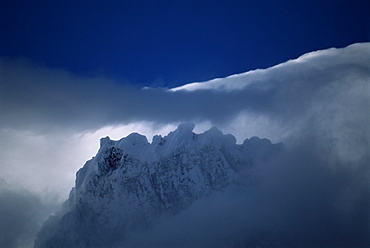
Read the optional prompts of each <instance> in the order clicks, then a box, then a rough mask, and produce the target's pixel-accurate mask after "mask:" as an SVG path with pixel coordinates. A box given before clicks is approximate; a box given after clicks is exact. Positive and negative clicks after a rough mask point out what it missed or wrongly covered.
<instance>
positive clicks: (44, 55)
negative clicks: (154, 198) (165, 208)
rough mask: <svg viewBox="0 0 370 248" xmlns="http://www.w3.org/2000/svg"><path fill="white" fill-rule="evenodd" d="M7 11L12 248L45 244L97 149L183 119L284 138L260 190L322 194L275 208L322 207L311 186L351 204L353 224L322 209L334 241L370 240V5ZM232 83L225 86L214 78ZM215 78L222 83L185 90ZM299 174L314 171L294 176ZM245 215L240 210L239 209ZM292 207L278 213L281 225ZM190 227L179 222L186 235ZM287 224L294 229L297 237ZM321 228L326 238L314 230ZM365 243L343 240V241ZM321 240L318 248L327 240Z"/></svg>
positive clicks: (3, 48) (31, 5) (4, 189)
mask: <svg viewBox="0 0 370 248" xmlns="http://www.w3.org/2000/svg"><path fill="white" fill-rule="evenodd" d="M1 6H2V7H1V10H0V11H1V14H0V22H1V29H0V42H1V43H0V57H1V58H0V72H1V73H0V116H1V118H0V147H1V149H0V160H1V164H0V199H1V201H0V202H1V205H0V220H1V221H0V223H1V224H0V233H2V234H3V236H2V237H0V246H5V247H31V246H30V243H32V240H33V239H34V237H35V234H36V232H37V230H38V228H39V227H40V226H41V225H42V222H43V221H45V219H46V218H47V216H48V215H49V214H50V213H51V212H53V211H55V209H56V208H57V206H58V204H60V203H61V202H62V201H64V200H65V199H66V198H67V197H68V192H69V190H70V189H71V187H73V184H74V180H75V173H76V171H77V170H78V169H79V168H81V167H82V166H83V164H84V163H85V162H86V161H87V160H88V159H90V158H91V157H92V156H94V155H95V154H96V152H97V151H98V149H99V139H100V138H101V137H105V136H108V135H109V136H110V137H111V138H112V139H120V138H122V137H124V136H127V135H128V134H129V133H131V132H139V133H142V134H144V135H146V136H147V137H148V140H149V141H150V140H151V137H152V136H153V135H155V134H161V135H166V134H167V133H169V132H170V131H173V130H174V129H175V128H176V126H177V125H178V124H179V123H183V122H194V123H195V124H196V128H195V130H194V131H195V132H196V133H200V132H203V131H205V130H207V129H209V128H210V127H212V126H214V125H216V126H218V128H219V129H220V130H222V131H223V132H224V133H231V134H233V135H235V136H236V138H237V140H238V142H239V143H241V142H242V141H243V140H244V139H245V138H250V137H252V136H259V137H261V138H268V139H270V140H271V141H272V142H281V141H282V142H284V143H285V144H286V146H287V147H288V148H289V149H291V150H290V151H291V152H290V153H289V154H288V155H287V156H286V157H287V158H286V160H283V161H280V162H279V165H280V167H281V168H282V169H281V170H280V171H278V173H276V175H277V176H273V175H271V172H266V170H265V169H262V170H261V172H259V173H261V174H262V175H263V176H262V177H265V175H267V176H266V178H268V179H271V180H270V181H271V182H272V183H267V185H268V186H266V185H265V186H263V187H259V188H257V189H256V193H261V194H262V193H263V194H267V195H273V194H274V193H276V194H278V193H279V194H280V193H282V192H283V191H284V190H286V189H287V188H291V185H289V187H288V186H287V184H284V183H283V182H281V181H280V180H279V179H280V177H281V178H285V179H287V180H286V181H287V182H292V184H293V185H294V186H295V188H297V192H300V193H305V194H307V195H308V196H309V197H308V198H305V199H303V198H302V197H296V195H297V194H298V193H297V192H292V190H286V191H284V192H285V193H284V194H283V195H284V197H283V198H284V200H285V199H286V201H284V200H280V199H272V200H271V201H263V202H262V206H263V207H265V208H267V206H268V205H271V204H277V205H278V206H279V207H280V208H281V209H283V208H285V207H289V209H291V208H292V209H293V207H292V206H298V205H302V204H306V203H307V199H312V200H315V201H316V202H320V201H321V200H322V198H321V197H319V196H318V195H317V192H320V190H310V176H312V177H311V178H315V179H316V181H315V183H314V185H313V186H315V187H313V188H314V189H318V188H320V189H322V190H321V191H325V190H326V191H325V192H329V193H328V194H329V195H330V193H332V195H334V196H335V197H337V198H336V201H331V199H329V200H326V201H323V202H324V203H328V204H329V203H330V204H332V205H333V206H332V207H333V209H335V210H336V211H337V212H338V213H339V214H338V216H340V218H334V217H332V218H331V217H328V216H326V215H324V214H326V213H327V212H326V210H325V211H324V210H323V212H322V213H321V212H320V214H318V215H317V219H315V218H314V220H317V221H318V219H322V217H325V218H324V219H325V220H327V222H325V224H327V225H328V226H331V227H333V226H338V228H336V229H335V230H334V229H333V230H334V231H333V232H331V233H329V234H330V235H337V234H338V233H342V234H343V233H346V231H349V229H347V228H345V226H348V228H349V227H351V228H352V230H355V231H357V230H359V229H360V228H362V229H363V231H362V232H360V231H359V232H358V233H357V234H358V236H356V237H357V238H358V240H360V241H361V240H362V241H363V240H366V239H365V238H363V237H362V236H361V235H362V234H363V232H366V231H367V230H369V229H367V228H368V227H369V228H370V226H369V225H367V223H370V221H369V222H367V223H366V220H369V216H370V215H369V213H368V211H366V207H367V206H368V201H366V198H365V197H364V196H366V194H368V193H369V191H368V189H369V185H368V183H367V182H369V181H370V180H368V179H369V175H370V174H369V170H368V169H367V168H368V166H366V161H368V159H369V157H368V156H369V155H368V152H367V151H368V150H369V144H370V134H369V128H368V126H369V125H368V124H369V123H370V121H369V116H370V113H369V109H370V103H369V95H370V89H369V85H370V84H369V78H370V68H369V63H368V61H369V58H370V54H369V51H370V48H369V43H368V42H369V41H370V37H369V35H370V34H369V33H370V20H369V18H370V13H369V8H368V7H367V6H368V1H356V0H355V1H345V0H343V1H339V0H338V1H325V2H323V1H227V2H224V1H171V2H170V1H116V2H115V1H104V2H99V1H8V2H6V3H2V4H1ZM358 42H360V43H359V44H355V45H351V44H353V43H358ZM365 42H367V43H365ZM331 47H336V48H338V49H328V48H331ZM322 49H325V50H322ZM327 49H328V50H327ZM314 51H317V52H314ZM309 52H313V53H309ZM306 53H309V54H306ZM303 54H306V55H303ZM302 55H303V56H302ZM238 73H241V74H240V75H237V76H232V77H228V76H230V75H234V74H238ZM220 77H221V78H224V77H227V78H226V79H223V80H213V81H212V79H214V78H220ZM206 80H211V81H209V82H206V83H202V84H187V83H192V82H203V81H206ZM184 85H185V86H184ZM175 87H177V88H175ZM294 147H296V148H295V149H293V148H294ZM307 151H310V152H307ZM302 157H303V158H306V159H305V161H304V162H302V161H299V159H298V158H302ZM287 161H291V162H289V163H288V162H287ZM300 163H301V167H299V168H302V170H300V169H296V167H295V165H296V164H300ZM312 165H314V166H312ZM280 167H277V168H280ZM311 168H314V169H311ZM322 171H324V172H322ZM293 172H294V173H293ZM303 172H309V173H308V174H307V175H308V176H304V175H303V174H304V173H303ZM310 173H313V174H310ZM265 181H268V180H267V179H265ZM300 182H303V183H302V185H299V183H300ZM333 185H336V188H337V189H336V190H333V187H332V186H333ZM293 188H294V187H293ZM228 197H230V196H226V198H228ZM221 199H224V198H221ZM233 199H234V198H233ZM243 199H244V198H242V200H241V201H243ZM218 201H219V200H217V199H216V202H218ZM234 201H235V199H234ZM232 202H233V201H232ZM294 202H297V204H298V205H294V204H295V203H294ZM333 202H338V204H337V205H336V204H334V203H333ZM293 203H294V204H293ZM199 204H200V206H203V205H204V204H205V203H202V202H201V203H199ZM202 204H203V205H202ZM220 204H221V203H220ZM240 204H242V206H244V203H243V202H242V203H241V202H239V201H236V202H235V204H234V205H231V206H228V208H230V209H231V212H233V211H234V210H235V208H236V207H238V206H239V205H240ZM253 204H255V203H254V202H253ZM256 204H257V203H256ZM330 204H329V205H330ZM221 205H222V204H221ZM257 205H258V204H257ZM257 205H256V206H257ZM318 205H320V204H318ZM318 205H315V204H314V205H312V204H311V205H310V204H309V205H307V206H312V207H317V206H318ZM24 206H27V211H25V208H24ZM196 206H198V205H196ZM196 206H195V208H196ZM330 206H331V205H330ZM259 207H260V206H259V205H258V207H253V208H252V209H254V210H256V211H257V209H258V208H259ZM281 209H280V210H281ZM303 209H305V211H306V210H307V208H303ZM218 210H219V209H215V210H214V212H215V213H218ZM280 210H279V211H280ZM355 210H356V211H355ZM190 211H193V210H190ZM202 211H204V208H202V207H200V208H199V209H198V210H197V211H196V212H202ZM279 211H276V212H274V213H273V215H274V216H275V217H276V218H277V219H276V221H277V222H278V223H279V218H278V216H280V215H281V212H279ZM307 211H308V210H307ZM234 212H235V211H234ZM257 212H258V211H257ZM303 212H304V211H303ZM356 212H357V215H356V216H357V217H356V218H355V219H354V220H353V221H352V222H351V220H350V218H349V216H353V215H354V214H355V213H356ZM20 213H22V214H20ZM259 213H260V214H259V215H258V214H257V215H256V216H257V217H256V218H255V219H253V223H255V225H256V226H257V227H259V228H262V229H263V227H262V226H260V225H259V223H260V222H261V221H262V222H266V220H265V219H263V218H262V216H264V214H266V212H264V211H261V212H259ZM188 214H189V213H184V214H183V216H185V219H186V216H187V215H188ZM190 214H192V212H190ZM231 218H235V216H231ZM246 218H247V219H248V218H252V216H249V215H248V216H246ZM210 219H211V217H210ZM288 219H289V218H288ZM338 219H340V221H338ZM289 220H294V218H293V217H291V219H289ZM361 220H365V222H361ZM181 221H183V219H182V217H181V216H180V217H179V220H178V221H175V222H174V223H175V224H178V223H181ZM307 221H308V220H307ZM171 223H172V222H171ZM172 224H173V223H172ZM172 224H171V225H172ZM282 224H283V225H285V226H286V230H287V232H289V231H292V230H295V229H296V228H297V226H294V225H289V224H287V223H285V222H282ZM307 224H309V225H308V226H311V227H312V230H313V229H314V228H313V227H314V226H315V224H316V222H315V221H312V222H310V223H308V222H307ZM321 224H322V223H321ZM210 225H211V226H212V223H211V224H210ZM227 227H228V226H227V225H226V226H225V228H227ZM312 230H311V231H312ZM161 231H162V230H159V232H161ZM167 231H168V230H167ZM218 231H219V232H222V231H223V229H220V230H216V231H215V232H216V233H217V232H218ZM355 231H353V232H355ZM353 232H347V233H349V234H347V236H346V235H344V234H343V237H344V240H343V241H348V240H350V238H351V234H353ZM163 233H166V230H163ZM308 233H310V232H308ZM310 234H311V236H308V237H306V238H307V239H308V240H310V238H311V239H313V238H312V237H314V238H317V236H315V234H314V231H312V232H311V233H310ZM297 235H298V234H297ZM330 235H328V237H329V236H330ZM149 236H150V235H149ZM149 236H148V237H147V238H148V239H150V237H149ZM155 236H158V237H161V233H159V234H158V235H155ZM298 237H299V235H298ZM201 238H203V237H201ZM321 238H322V239H325V238H323V237H321ZM367 241H368V240H367ZM158 242H162V241H158Z"/></svg>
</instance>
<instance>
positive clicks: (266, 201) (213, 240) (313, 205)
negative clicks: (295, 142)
mask: <svg viewBox="0 0 370 248" xmlns="http://www.w3.org/2000/svg"><path fill="white" fill-rule="evenodd" d="M308 141H309V140H304V142H302V143H301V144H299V146H297V147H296V148H295V149H293V150H289V151H287V152H286V153H285V154H284V155H283V156H281V157H280V158H279V160H278V161H274V162H273V163H271V164H266V165H263V166H260V167H258V168H256V169H255V171H254V172H253V173H250V174H249V177H248V178H246V181H245V185H239V186H231V187H229V188H227V189H226V190H224V191H223V192H218V193H216V194H213V195H211V196H210V197H208V198H203V199H200V200H198V201H197V202H195V203H194V204H193V205H191V206H190V207H189V208H188V209H186V210H185V211H183V212H181V213H180V214H178V215H177V216H175V217H168V216H166V217H162V218H160V219H159V220H157V221H156V222H155V224H154V225H153V226H152V227H151V228H149V229H148V230H146V231H142V232H136V233H133V234H132V235H131V236H130V238H129V241H128V242H127V243H126V244H127V245H128V246H130V247H366V246H367V245H368V244H369V242H370V239H369V237H368V233H369V231H370V209H369V206H370V199H369V198H368V195H369V193H370V189H369V183H368V179H369V176H370V174H369V170H368V168H367V167H368V164H367V163H366V162H365V161H366V160H365V161H363V162H362V163H360V164H357V163H356V164H351V166H356V169H355V168H353V167H348V165H345V166H344V165H343V164H341V163H340V162H338V161H336V162H335V163H333V164H332V165H335V166H336V170H331V169H330V168H329V167H328V161H326V159H322V158H320V157H321V156H320V149H316V147H315V144H313V143H311V144H310V143H309V142H308ZM367 161H368V160H367Z"/></svg>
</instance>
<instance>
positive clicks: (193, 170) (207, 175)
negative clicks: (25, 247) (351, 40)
mask: <svg viewBox="0 0 370 248" xmlns="http://www.w3.org/2000/svg"><path fill="white" fill-rule="evenodd" d="M193 129H194V124H181V125H179V126H178V128H177V129H176V130H175V131H173V132H171V133H169V134H168V135H167V136H165V137H161V136H154V137H153V141H152V142H151V143H149V142H148V140H147V138H146V137H145V136H142V135H140V134H138V133H132V134H130V135H129V136H127V137H125V138H122V139H121V140H119V141H113V140H110V139H109V137H106V138H102V139H101V141H100V149H99V151H98V153H97V155H96V156H95V157H93V158H92V159H91V160H89V161H87V162H86V164H85V165H84V166H83V168H81V169H80V170H79V171H78V172H77V174H76V182H75V187H74V188H73V189H72V190H71V192H70V195H69V199H68V200H67V201H66V202H65V203H64V206H63V209H62V211H61V212H59V213H58V214H56V215H53V216H50V217H49V219H48V220H47V221H46V222H45V223H44V226H43V227H42V229H41V230H40V232H39V234H38V236H37V239H36V241H35V247H36V248H46V247H47V248H51V247H55V248H57V247H76V248H85V247H86V248H87V247H115V245H118V244H122V243H124V242H125V240H126V239H127V238H128V237H129V235H130V233H133V232H135V231H138V230H145V229H147V228H149V227H150V226H151V225H153V223H155V222H156V221H157V220H158V218H160V217H161V216H176V215H178V214H180V213H181V212H183V211H184V210H185V209H187V208H189V207H190V206H191V205H192V204H194V203H195V202H196V201H199V200H201V199H203V200H204V199H207V197H209V196H211V195H212V194H215V193H216V192H220V191H222V190H224V189H225V188H226V187H227V186H229V185H238V184H243V178H244V175H245V174H246V173H245V172H247V171H248V170H252V169H253V168H254V167H255V166H258V165H259V164H261V163H264V162H266V161H267V160H269V159H271V158H272V157H275V156H277V155H278V154H279V152H280V151H281V150H282V149H283V145H282V144H281V143H280V144H271V142H270V141H269V140H267V139H259V138H257V137H252V138H250V139H246V140H245V141H244V142H243V144H236V139H235V137H234V136H232V135H229V134H228V135H224V134H223V133H222V132H221V131H220V130H218V129H217V128H215V127H214V128H211V129H210V130H208V131H206V132H204V133H201V134H195V133H194V132H193Z"/></svg>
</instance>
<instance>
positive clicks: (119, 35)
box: [0, 0, 370, 87]
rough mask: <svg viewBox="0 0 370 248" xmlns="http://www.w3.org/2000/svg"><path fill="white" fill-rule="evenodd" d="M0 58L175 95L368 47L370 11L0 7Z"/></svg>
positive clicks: (350, 3)
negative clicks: (193, 85) (177, 90)
mask: <svg viewBox="0 0 370 248" xmlns="http://www.w3.org/2000/svg"><path fill="white" fill-rule="evenodd" d="M1 5H2V7H1V13H0V14H1V15H0V16H1V19H0V20H1V29H2V31H1V33H0V36H1V40H0V42H1V46H0V49H1V54H0V55H1V56H6V57H11V58H16V57H29V58H31V59H32V60H34V61H35V62H37V63H40V64H43V65H46V66H48V67H51V68H62V69H66V70H68V71H71V72H73V73H76V74H78V75H83V76H86V75H89V76H94V75H97V74H98V75H104V76H108V77H113V78H116V79H119V80H122V81H123V79H128V80H129V81H130V82H131V83H134V84H137V85H139V86H147V85H153V86H168V87H173V86H178V85H181V84H185V83H188V82H193V81H203V80H208V79H212V78H215V77H225V76H228V75H231V74H235V73H241V72H246V71H248V70H251V69H257V68H266V67H269V66H272V65H275V64H278V63H281V62H284V61H286V60H288V59H292V58H296V57H298V56H300V55H302V54H304V53H306V52H310V51H314V50H318V49H325V48H329V47H344V46H347V45H349V44H351V43H355V42H363V41H369V40H370V20H369V18H370V11H369V9H370V2H369V1H367V0H362V1H361V0H341V1H340V0H338V1H333V0H330V1H319V0H317V1H316V0H309V1H299V0H298V1H283V0H274V1H273V0H271V1H267V0H262V1H261V0H245V1H215V0H213V1H185V0H184V1H178V0H174V1H160V0H158V1H140V0H139V1H98V0H90V1H87V0H79V1H76V0H74V1H70V0H64V1H49V0H48V1H44V0H39V1H19V0H14V1H7V2H6V3H5V1H3V2H2V4H1Z"/></svg>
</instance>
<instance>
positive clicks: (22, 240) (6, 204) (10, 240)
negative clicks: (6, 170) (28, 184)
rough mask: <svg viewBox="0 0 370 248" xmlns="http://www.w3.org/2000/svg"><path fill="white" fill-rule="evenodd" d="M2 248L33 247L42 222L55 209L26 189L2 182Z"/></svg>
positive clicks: (0, 190)
mask: <svg viewBox="0 0 370 248" xmlns="http://www.w3.org/2000/svg"><path fill="white" fill-rule="evenodd" d="M0 202H1V204H0V233H1V235H0V246H1V247H14V248H18V247H19V248H25V247H33V240H34V238H35V235H36V233H37V232H38V230H39V229H40V228H41V225H42V221H43V219H44V218H46V217H47V216H48V215H49V214H50V213H51V209H53V208H54V207H55V205H54V204H56V203H54V204H50V203H49V204H47V203H44V202H42V201H41V199H40V197H39V196H37V195H36V194H33V193H31V192H29V191H27V190H25V189H22V188H19V187H18V188H16V187H14V185H9V184H8V183H7V182H6V181H5V180H1V181H0Z"/></svg>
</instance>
